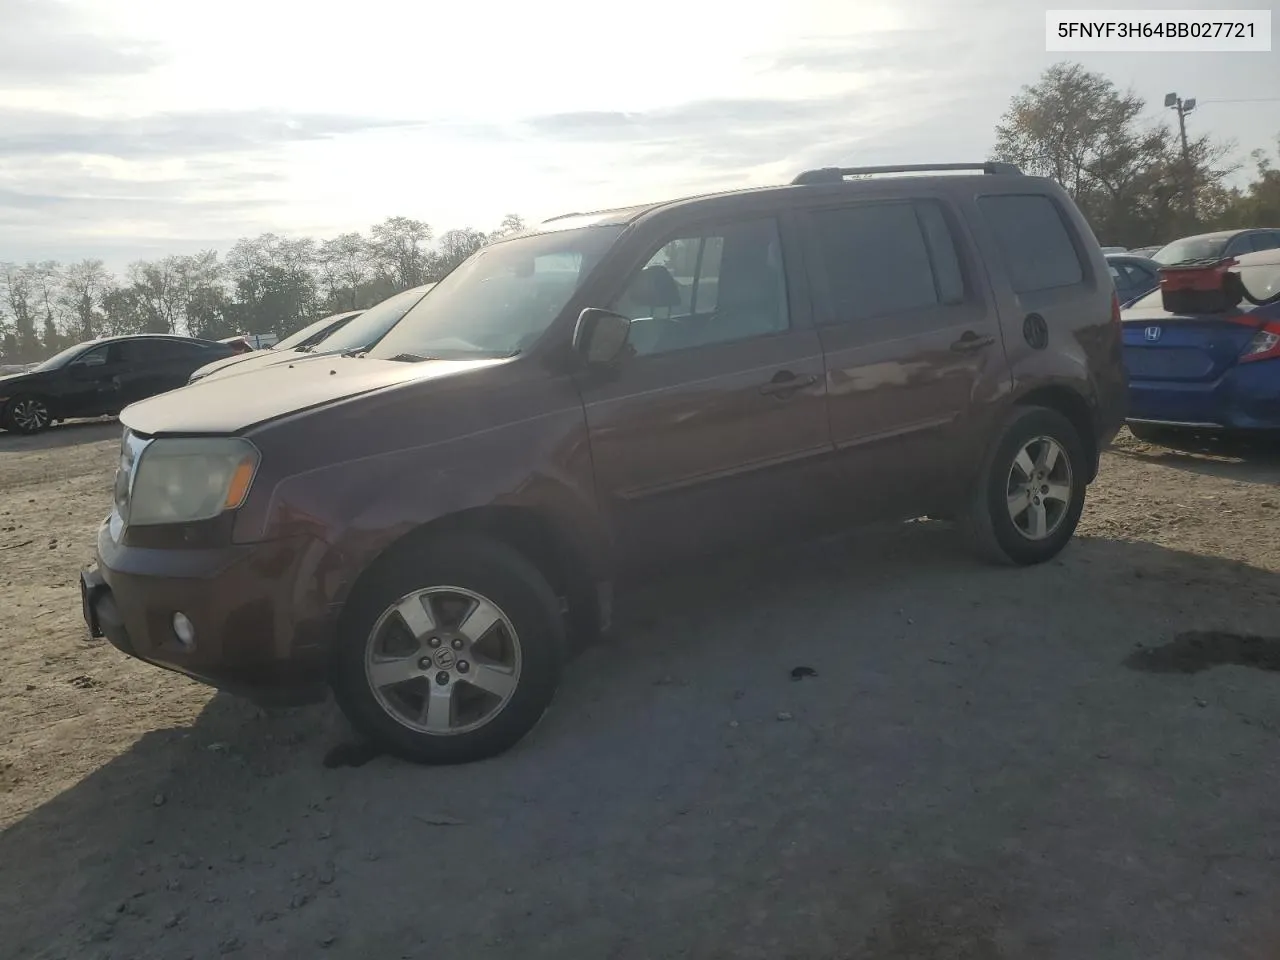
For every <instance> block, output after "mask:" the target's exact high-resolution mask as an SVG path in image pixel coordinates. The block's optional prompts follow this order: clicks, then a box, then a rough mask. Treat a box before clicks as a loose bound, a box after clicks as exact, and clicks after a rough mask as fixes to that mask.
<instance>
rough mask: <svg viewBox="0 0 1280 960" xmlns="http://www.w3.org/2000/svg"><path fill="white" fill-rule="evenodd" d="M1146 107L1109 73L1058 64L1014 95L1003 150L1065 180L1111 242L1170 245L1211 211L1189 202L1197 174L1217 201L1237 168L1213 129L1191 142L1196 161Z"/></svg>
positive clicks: (1001, 137) (1004, 155)
mask: <svg viewBox="0 0 1280 960" xmlns="http://www.w3.org/2000/svg"><path fill="white" fill-rule="evenodd" d="M1145 111H1146V103H1145V102H1144V101H1143V100H1142V98H1141V97H1139V96H1137V95H1136V94H1134V93H1132V92H1127V93H1121V92H1120V91H1119V90H1117V89H1116V86H1115V84H1114V83H1112V82H1111V81H1110V80H1109V79H1107V78H1106V77H1105V76H1103V75H1101V74H1098V73H1091V72H1089V71H1088V70H1085V69H1084V68H1083V67H1082V66H1081V65H1079V64H1074V63H1057V64H1054V65H1053V66H1052V67H1050V68H1049V69H1048V70H1046V71H1045V72H1044V74H1043V75H1042V76H1041V77H1040V79H1039V81H1038V82H1037V83H1035V84H1033V85H1031V86H1026V87H1023V88H1022V91H1021V92H1020V93H1018V94H1017V95H1016V96H1014V97H1013V99H1012V101H1011V103H1010V106H1009V109H1008V111H1007V112H1006V113H1005V115H1004V117H1003V118H1002V119H1001V122H1000V124H999V126H997V128H996V145H995V149H994V151H993V157H994V159H997V160H1006V161H1010V162H1013V163H1016V164H1018V165H1019V166H1020V167H1022V168H1023V169H1024V170H1025V171H1026V172H1028V173H1033V174H1038V175H1041V176H1046V177H1051V178H1053V179H1054V180H1057V181H1058V182H1059V183H1061V184H1062V185H1063V187H1065V188H1066V190H1067V191H1068V193H1070V194H1071V196H1072V199H1074V200H1075V202H1076V204H1077V205H1078V206H1079V207H1080V209H1081V211H1082V212H1083V213H1084V215H1085V217H1086V218H1087V219H1088V220H1089V222H1090V224H1091V225H1092V226H1093V228H1094V232H1095V233H1097V235H1098V237H1099V239H1101V240H1102V241H1103V242H1104V243H1120V244H1125V245H1129V246H1138V245H1141V244H1146V243H1157V242H1161V241H1163V240H1166V239H1168V238H1170V237H1172V236H1177V235H1179V234H1185V233H1188V232H1191V231H1192V230H1194V229H1195V227H1196V226H1197V225H1198V224H1200V223H1201V222H1203V219H1204V216H1205V215H1206V214H1208V213H1210V211H1209V210H1204V209H1201V204H1200V202H1199V200H1197V203H1196V206H1195V208H1193V209H1188V208H1187V205H1186V202H1185V197H1186V196H1187V190H1186V189H1185V187H1186V184H1187V182H1188V177H1190V184H1191V188H1192V193H1193V194H1194V195H1195V196H1196V197H1197V198H1200V197H1204V198H1205V199H1206V200H1210V198H1212V197H1213V195H1214V194H1215V191H1217V190H1218V189H1219V188H1220V186H1221V184H1222V183H1223V181H1224V180H1225V179H1226V177H1228V176H1229V175H1230V174H1231V173H1232V172H1234V169H1233V168H1231V167H1229V166H1224V165H1223V163H1222V161H1223V158H1224V157H1225V156H1226V155H1227V154H1228V153H1229V151H1230V145H1226V144H1216V143H1214V142H1213V141H1212V140H1211V139H1210V138H1209V137H1207V136H1204V137H1200V138H1198V139H1196V140H1194V141H1192V142H1191V143H1190V144H1189V151H1188V153H1189V157H1190V161H1191V162H1190V165H1189V167H1188V165H1187V164H1186V163H1184V161H1183V157H1182V153H1181V145H1180V143H1179V141H1178V137H1177V136H1176V135H1175V134H1174V132H1173V131H1172V130H1171V129H1170V128H1169V127H1168V126H1167V125H1165V124H1162V123H1156V124H1153V123H1149V122H1146V121H1144V120H1143V114H1144V112H1145ZM1188 170H1189V171H1190V172H1189V173H1188Z"/></svg>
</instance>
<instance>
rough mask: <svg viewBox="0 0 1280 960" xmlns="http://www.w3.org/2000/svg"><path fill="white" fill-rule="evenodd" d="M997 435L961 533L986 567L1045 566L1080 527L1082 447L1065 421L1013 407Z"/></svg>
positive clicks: (1048, 412)
mask: <svg viewBox="0 0 1280 960" xmlns="http://www.w3.org/2000/svg"><path fill="white" fill-rule="evenodd" d="M996 436H997V437H998V439H997V440H996V442H995V443H994V444H993V446H992V448H991V450H990V451H989V452H988V454H987V458H986V461H985V462H984V464H983V467H982V470H981V471H980V473H979V475H978V480H977V483H976V485H975V488H974V491H973V494H972V496H971V499H970V502H969V505H968V509H967V510H966V511H964V513H963V516H962V518H961V529H962V531H963V532H964V534H965V537H966V539H967V540H968V542H969V544H970V545H971V546H972V547H973V549H974V550H975V551H976V552H977V553H978V554H979V555H980V556H982V557H983V558H984V559H987V560H989V561H991V562H993V563H998V564H1004V565H1022V566H1027V565H1031V564H1036V563H1044V562H1045V561H1046V560H1050V559H1052V558H1053V557H1055V556H1057V555H1058V553H1059V552H1061V550H1062V548H1063V547H1065V546H1066V545H1067V542H1068V541H1069V540H1070V539H1071V537H1072V536H1073V535H1074V534H1075V530H1076V526H1077V525H1078V524H1079V522H1080V514H1081V512H1082V511H1083V510H1084V499H1085V489H1086V486H1087V483H1086V480H1087V478H1088V476H1089V469H1088V462H1087V457H1086V455H1085V447H1084V444H1083V442H1082V441H1081V439H1080V435H1079V434H1078V433H1077V432H1076V429H1075V427H1073V426H1072V425H1071V421H1070V420H1068V419H1067V418H1066V417H1064V416H1063V415H1062V414H1060V413H1058V412H1057V411H1056V410H1049V409H1047V408H1044V407H1018V408H1015V409H1014V410H1013V411H1012V412H1011V413H1010V414H1009V416H1008V417H1007V418H1006V419H1005V421H1004V424H1003V425H1002V427H1001V429H1000V431H999V432H998V433H997V434H996Z"/></svg>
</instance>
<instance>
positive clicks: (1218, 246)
mask: <svg viewBox="0 0 1280 960" xmlns="http://www.w3.org/2000/svg"><path fill="white" fill-rule="evenodd" d="M1230 239H1231V238H1230V237H1187V238H1186V239H1185V240H1175V241H1173V243H1171V244H1169V245H1168V246H1165V247H1161V248H1160V249H1159V250H1157V251H1156V252H1155V253H1153V254H1152V255H1151V259H1152V260H1154V261H1155V262H1156V263H1164V264H1170V263H1183V262H1184V261H1187V260H1216V259H1218V258H1219V257H1221V256H1222V252H1223V251H1224V250H1226V249H1227V241H1228V240H1230Z"/></svg>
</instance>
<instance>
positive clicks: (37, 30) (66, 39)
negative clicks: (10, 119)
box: [0, 0, 163, 88]
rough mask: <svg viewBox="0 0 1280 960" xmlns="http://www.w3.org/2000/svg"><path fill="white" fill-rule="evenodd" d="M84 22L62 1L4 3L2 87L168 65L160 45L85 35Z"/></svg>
mask: <svg viewBox="0 0 1280 960" xmlns="http://www.w3.org/2000/svg"><path fill="white" fill-rule="evenodd" d="M82 19H83V18H82V17H80V16H78V15H77V14H76V13H75V12H74V11H73V10H72V9H71V8H70V7H69V6H68V5H67V4H66V3H61V2H58V0H0V88H3V87H9V88H17V87H44V88H47V87H50V86H57V85H62V84H68V83H77V82H82V81H85V80H88V79H92V78H98V77H109V76H128V75H134V74H140V73H145V72H147V71H148V70H150V69H151V68H152V67H155V66H158V65H159V64H160V63H162V62H163V57H162V56H161V51H160V49H159V48H158V47H157V46H156V45H155V44H152V43H144V42H139V41H136V40H127V39H124V38H118V37H110V36H99V35H95V34H92V33H87V32H84V31H83V30H82V29H81V22H82Z"/></svg>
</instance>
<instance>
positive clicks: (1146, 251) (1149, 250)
mask: <svg viewBox="0 0 1280 960" xmlns="http://www.w3.org/2000/svg"><path fill="white" fill-rule="evenodd" d="M1164 246H1166V244H1163V243H1157V244H1155V245H1153V246H1150V247H1134V248H1133V249H1132V250H1128V251H1126V252H1127V253H1128V254H1129V255H1130V256H1133V257H1145V258H1146V259H1148V260H1150V259H1151V255H1152V254H1153V253H1155V252H1156V251H1157V250H1159V249H1161V248H1162V247H1164Z"/></svg>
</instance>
